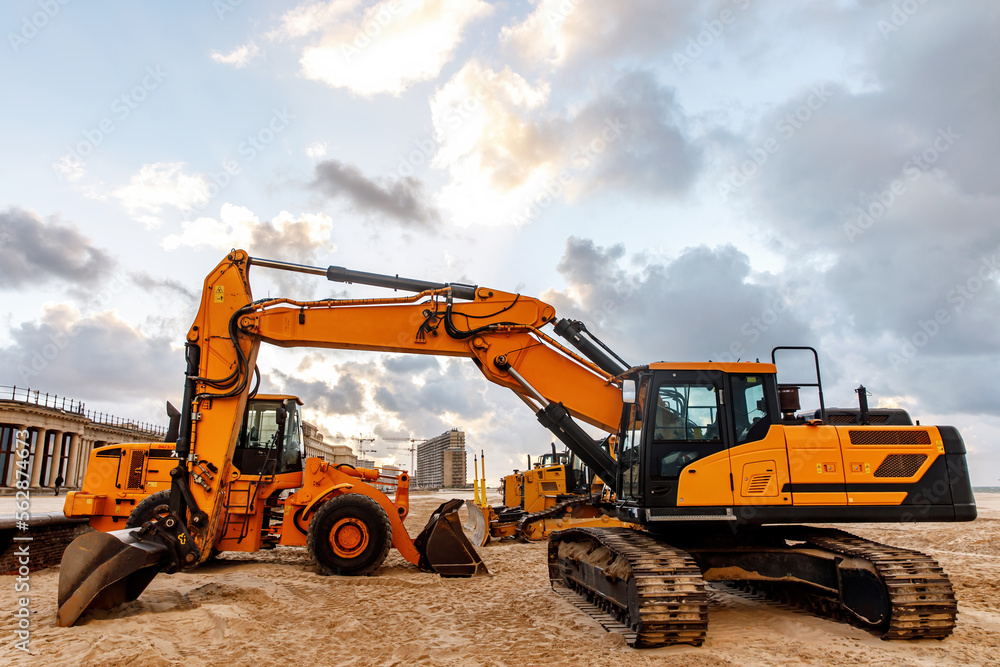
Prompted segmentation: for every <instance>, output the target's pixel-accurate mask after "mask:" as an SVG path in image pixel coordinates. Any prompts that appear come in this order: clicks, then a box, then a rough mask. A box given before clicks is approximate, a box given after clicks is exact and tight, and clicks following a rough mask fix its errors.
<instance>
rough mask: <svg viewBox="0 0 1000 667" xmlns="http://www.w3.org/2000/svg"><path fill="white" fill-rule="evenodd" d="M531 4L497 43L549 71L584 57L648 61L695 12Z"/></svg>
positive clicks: (660, 6) (642, 2) (540, 0)
mask: <svg viewBox="0 0 1000 667" xmlns="http://www.w3.org/2000/svg"><path fill="white" fill-rule="evenodd" d="M534 4H535V9H534V11H533V12H531V13H530V14H529V15H528V16H527V17H525V18H524V20H522V21H520V22H518V23H515V24H513V25H509V26H505V27H504V28H503V29H502V30H501V32H500V42H501V44H502V45H504V46H506V47H507V49H508V50H509V52H510V53H512V54H514V55H516V56H517V57H520V58H522V59H523V60H525V61H527V62H528V63H532V64H544V65H548V66H552V67H557V66H562V65H565V64H566V63H567V62H569V61H571V60H573V59H575V58H583V57H587V58H590V59H593V60H595V61H600V60H607V59H608V58H610V57H615V56H624V55H639V56H641V57H642V58H643V60H644V61H646V62H648V61H649V58H650V57H651V56H653V57H655V54H656V53H657V52H662V51H664V50H665V49H666V48H667V47H668V46H669V44H670V43H671V42H672V40H673V39H674V38H675V37H676V36H677V35H682V34H685V33H686V31H687V30H688V29H689V28H688V26H689V25H690V24H691V23H692V20H693V18H694V15H695V14H697V13H698V12H699V10H698V9H697V8H695V7H691V6H685V5H683V4H681V3H670V2H661V1H660V0H635V1H633V2H629V3H628V4H627V5H621V4H618V3H613V2H583V3H580V2H567V0H535V2H534ZM707 4H708V3H707ZM717 11H718V10H716V13H717ZM705 13H706V14H707V13H708V12H707V10H706V12H705Z"/></svg>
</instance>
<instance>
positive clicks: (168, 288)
mask: <svg viewBox="0 0 1000 667" xmlns="http://www.w3.org/2000/svg"><path fill="white" fill-rule="evenodd" d="M129 278H130V279H131V280H132V281H133V282H134V283H135V284H136V285H138V286H139V287H141V288H143V289H145V290H149V291H153V290H162V291H165V292H167V293H171V294H175V295H177V296H181V297H183V298H184V299H185V300H186V301H189V302H191V303H192V304H194V303H197V302H198V297H199V294H198V293H197V292H195V291H194V290H192V289H191V288H189V287H188V286H187V285H185V284H184V283H182V282H180V281H179V280H173V279H170V278H155V277H153V276H151V275H149V274H148V273H145V272H141V271H138V272H134V273H130V274H129Z"/></svg>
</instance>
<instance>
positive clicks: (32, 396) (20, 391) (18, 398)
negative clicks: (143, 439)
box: [0, 385, 167, 437]
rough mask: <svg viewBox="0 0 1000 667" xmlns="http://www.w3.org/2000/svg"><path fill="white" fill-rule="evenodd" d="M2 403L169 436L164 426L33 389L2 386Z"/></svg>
mask: <svg viewBox="0 0 1000 667" xmlns="http://www.w3.org/2000/svg"><path fill="white" fill-rule="evenodd" d="M8 397H9V398H8ZM0 401H13V402H15V403H24V404H26V405H38V406H40V407H43V408H52V409H54V410H61V411H63V412H65V413H67V414H73V415H79V416H81V417H84V418H86V419H89V420H90V421H91V422H92V423H94V424H98V425H101V426H114V427H115V428H123V429H129V430H132V431H138V432H140V433H145V434H149V433H152V434H156V435H158V436H160V437H163V436H165V435H166V434H167V429H166V428H165V427H163V426H158V425H156V424H150V423H148V422H137V421H135V420H134V419H125V418H123V417H116V416H115V415H112V414H108V413H106V412H98V411H97V410H87V409H86V404H85V403H84V402H83V401H78V400H75V399H72V398H67V397H65V396H57V395H55V394H50V393H48V392H45V393H42V392H41V390H38V389H31V388H30V387H28V388H25V387H17V386H14V387H7V386H4V385H0Z"/></svg>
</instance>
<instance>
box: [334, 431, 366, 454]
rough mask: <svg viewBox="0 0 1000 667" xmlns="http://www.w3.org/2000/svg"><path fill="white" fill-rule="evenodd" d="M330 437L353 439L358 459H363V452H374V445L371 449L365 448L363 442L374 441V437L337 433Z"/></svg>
mask: <svg viewBox="0 0 1000 667" xmlns="http://www.w3.org/2000/svg"><path fill="white" fill-rule="evenodd" d="M330 439H331V440H353V441H354V442H356V443H358V458H359V459H363V458H364V457H365V453H370V454H374V453H375V448H374V447H372V448H371V449H366V448H365V443H366V442H375V438H365V437H363V436H360V435H339V434H338V435H335V436H333V437H332V438H330Z"/></svg>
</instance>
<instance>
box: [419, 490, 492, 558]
mask: <svg viewBox="0 0 1000 667" xmlns="http://www.w3.org/2000/svg"><path fill="white" fill-rule="evenodd" d="M464 502H465V501H464V500H461V499H457V498H456V499H453V500H449V501H448V502H446V503H443V504H442V505H441V506H440V507H438V508H437V510H435V512H434V514H433V515H432V516H431V520H430V521H428V522H427V525H426V526H424V529H423V530H422V531H420V534H419V535H417V539H415V540H414V541H413V546H415V547H416V548H417V551H418V552H419V553H420V563H419V567H420V569H422V570H430V571H432V572H437V573H438V574H440V575H441V576H442V577H472V576H475V575H477V574H489V570H487V569H486V565H485V564H484V563H483V559H482V558H480V557H479V554H478V553H476V548H475V547H474V546H472V543H471V542H469V539H468V538H467V537H466V536H465V533H464V532H463V530H462V522H461V521H460V520H459V518H458V508H460V507H461V506H462V503H464Z"/></svg>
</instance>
